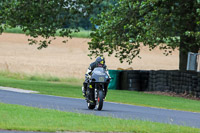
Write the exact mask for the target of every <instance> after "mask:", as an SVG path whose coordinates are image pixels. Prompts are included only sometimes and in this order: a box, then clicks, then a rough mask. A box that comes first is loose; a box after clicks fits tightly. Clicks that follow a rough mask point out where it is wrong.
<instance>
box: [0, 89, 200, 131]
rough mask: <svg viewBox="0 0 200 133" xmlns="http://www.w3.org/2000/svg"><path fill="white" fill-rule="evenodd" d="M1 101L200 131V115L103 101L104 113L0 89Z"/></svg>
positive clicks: (68, 100)
mask: <svg viewBox="0 0 200 133" xmlns="http://www.w3.org/2000/svg"><path fill="white" fill-rule="evenodd" d="M0 102H2V103H9V104H19V105H25V106H32V107H38V108H47V109H56V110H61V111H67V112H77V113H85V114H94V115H98V116H111V117H116V118H122V119H139V120H146V121H153V122H160V123H169V124H177V125H184V126H190V127H196V128H200V113H193V112H186V111H175V110H168V109H159V108H150V107H142V106H134V105H127V104H118V103H111V102H104V106H103V110H102V111H97V110H88V109H87V105H86V102H85V100H83V99H75V98H65V97H57V96H48V95H41V94H27V93H18V92H11V91H6V90H0Z"/></svg>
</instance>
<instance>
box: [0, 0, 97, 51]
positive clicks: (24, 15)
mask: <svg viewBox="0 0 200 133" xmlns="http://www.w3.org/2000/svg"><path fill="white" fill-rule="evenodd" d="M100 2H101V0H3V1H1V2H0V24H1V25H0V33H2V32H3V31H4V30H5V29H6V28H8V27H9V28H10V27H11V28H13V27H16V26H19V27H20V28H21V29H22V30H23V31H24V32H26V34H27V35H29V36H31V37H33V38H37V37H38V36H42V37H43V38H44V40H40V41H39V42H37V41H36V39H29V41H30V43H31V44H32V43H39V44H40V47H39V48H42V47H47V45H48V44H50V43H51V40H49V37H52V36H53V37H55V35H56V32H57V31H58V30H59V32H60V35H61V36H67V37H70V35H71V33H72V32H78V31H79V29H78V26H77V25H78V22H79V21H78V20H80V19H81V18H84V17H86V18H87V17H88V16H89V14H90V13H91V12H92V10H93V8H94V7H96V5H97V4H99V3H100ZM2 24H3V25H2ZM69 25H70V28H68V26H69ZM47 39H48V41H47Z"/></svg>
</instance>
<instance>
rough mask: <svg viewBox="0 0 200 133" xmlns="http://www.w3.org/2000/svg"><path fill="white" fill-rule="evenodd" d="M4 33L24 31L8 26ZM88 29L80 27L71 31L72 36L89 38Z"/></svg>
mask: <svg viewBox="0 0 200 133" xmlns="http://www.w3.org/2000/svg"><path fill="white" fill-rule="evenodd" d="M4 33H16V34H25V32H23V31H22V29H21V28H20V27H16V28H8V29H6V30H5V31H4ZM90 33H91V31H90V30H84V29H81V30H80V32H77V33H72V37H77V38H90ZM56 36H60V34H59V30H58V32H56Z"/></svg>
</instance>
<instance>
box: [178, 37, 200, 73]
mask: <svg viewBox="0 0 200 133" xmlns="http://www.w3.org/2000/svg"><path fill="white" fill-rule="evenodd" d="M198 51H199V46H198V45H195V38H194V37H188V36H181V41H180V49H179V70H181V71H185V70H186V69H187V58H188V52H193V53H198Z"/></svg>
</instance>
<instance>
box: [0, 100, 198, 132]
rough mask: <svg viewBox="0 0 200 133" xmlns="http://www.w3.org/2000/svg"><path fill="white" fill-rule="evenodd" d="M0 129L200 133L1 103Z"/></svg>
mask: <svg viewBox="0 0 200 133" xmlns="http://www.w3.org/2000/svg"><path fill="white" fill-rule="evenodd" d="M0 118H1V119H0V129H5V130H22V131H47V132H56V131H87V132H134V133H161V132H162V133H199V132H200V129H197V128H191V127H184V126H177V125H170V124H161V123H156V122H148V121H140V120H123V119H117V118H111V117H100V116H95V115H86V114H79V113H70V112H61V111H57V110H48V109H38V108H33V107H25V106H21V105H11V104H3V103H0Z"/></svg>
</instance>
